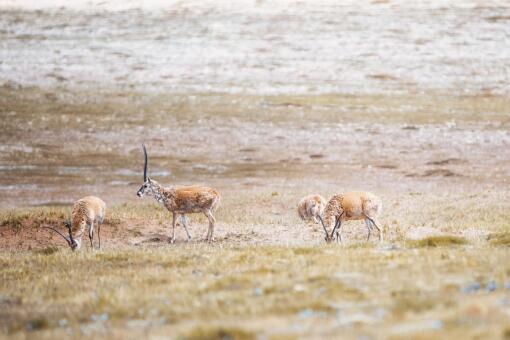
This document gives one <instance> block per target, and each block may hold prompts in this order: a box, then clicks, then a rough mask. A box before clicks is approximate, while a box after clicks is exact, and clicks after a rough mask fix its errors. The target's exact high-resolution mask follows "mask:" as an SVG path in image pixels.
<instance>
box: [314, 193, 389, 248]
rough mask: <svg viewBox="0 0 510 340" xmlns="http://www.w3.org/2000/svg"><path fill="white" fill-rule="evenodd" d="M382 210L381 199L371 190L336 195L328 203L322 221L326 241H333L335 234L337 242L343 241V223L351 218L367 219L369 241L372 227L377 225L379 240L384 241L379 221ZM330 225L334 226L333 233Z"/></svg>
mask: <svg viewBox="0 0 510 340" xmlns="http://www.w3.org/2000/svg"><path fill="white" fill-rule="evenodd" d="M381 210H382V202H381V199H379V197H377V196H375V195H374V194H372V193H369V192H362V191H353V192H346V193H343V194H339V195H334V196H333V197H332V198H331V199H330V200H329V202H328V204H326V208H325V209H324V213H323V221H322V223H323V226H324V230H325V231H326V242H331V241H332V240H333V236H336V241H337V242H338V241H340V242H342V235H341V227H342V223H343V222H344V221H349V220H365V225H366V226H367V229H368V236H367V241H368V240H370V234H371V231H372V228H373V227H375V228H376V229H377V231H378V232H379V241H381V242H382V241H383V234H382V230H381V229H380V228H379V222H378V221H377V216H378V215H379V214H380V213H381ZM333 223H334V226H333ZM328 227H329V228H333V230H332V231H331V234H328V232H327V229H328Z"/></svg>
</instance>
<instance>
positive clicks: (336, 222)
mask: <svg viewBox="0 0 510 340" xmlns="http://www.w3.org/2000/svg"><path fill="white" fill-rule="evenodd" d="M338 227H340V217H338V216H337V217H336V218H335V227H334V228H333V231H332V232H331V238H333V236H334V235H335V232H336V229H337V228H338Z"/></svg>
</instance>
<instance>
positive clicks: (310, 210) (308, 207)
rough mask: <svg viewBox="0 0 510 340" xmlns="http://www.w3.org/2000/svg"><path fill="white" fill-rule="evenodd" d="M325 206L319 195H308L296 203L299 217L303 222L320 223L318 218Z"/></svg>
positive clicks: (324, 201) (322, 198)
mask: <svg viewBox="0 0 510 340" xmlns="http://www.w3.org/2000/svg"><path fill="white" fill-rule="evenodd" d="M325 206H326V200H325V199H324V197H322V196H321V195H317V194H315V195H308V196H305V197H303V198H302V199H301V200H300V201H299V203H298V214H299V217H301V219H302V220H303V221H305V222H310V221H312V222H314V223H320V216H321V215H322V212H323V211H324V207H325Z"/></svg>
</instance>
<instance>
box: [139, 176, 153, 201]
mask: <svg viewBox="0 0 510 340" xmlns="http://www.w3.org/2000/svg"><path fill="white" fill-rule="evenodd" d="M151 194H152V184H151V180H150V178H147V181H145V182H144V183H143V184H142V186H141V187H140V189H138V192H137V193H136V195H138V197H143V196H144V195H148V196H150V195H151Z"/></svg>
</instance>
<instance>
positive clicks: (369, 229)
mask: <svg viewBox="0 0 510 340" xmlns="http://www.w3.org/2000/svg"><path fill="white" fill-rule="evenodd" d="M370 223H372V222H370V221H369V220H368V219H366V218H365V225H366V226H367V229H368V236H367V242H368V241H369V240H370V232H371V231H372V226H371V225H370Z"/></svg>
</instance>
